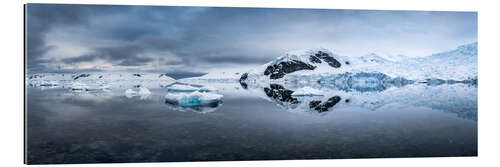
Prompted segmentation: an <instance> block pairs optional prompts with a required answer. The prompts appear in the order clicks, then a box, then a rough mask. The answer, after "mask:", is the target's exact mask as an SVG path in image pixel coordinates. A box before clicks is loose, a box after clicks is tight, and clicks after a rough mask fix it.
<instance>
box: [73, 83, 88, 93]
mask: <svg viewBox="0 0 500 167" xmlns="http://www.w3.org/2000/svg"><path fill="white" fill-rule="evenodd" d="M89 89H90V88H89V86H87V85H86V84H83V83H80V82H75V83H73V84H72V85H71V90H72V91H88V90H89Z"/></svg>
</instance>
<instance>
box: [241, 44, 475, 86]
mask: <svg viewBox="0 0 500 167" xmlns="http://www.w3.org/2000/svg"><path fill="white" fill-rule="evenodd" d="M347 73H349V74H356V73H382V74H384V75H387V76H389V77H391V78H405V79H408V80H415V81H425V80H427V79H441V80H456V81H463V80H470V79H477V42H476V43H472V44H468V45H462V46H459V47H458V48H457V49H454V50H451V51H446V52H443V53H437V54H433V55H431V56H427V57H423V58H408V57H405V56H402V55H398V56H396V58H394V60H388V59H386V58H384V57H382V56H379V55H377V54H374V53H371V54H367V55H364V56H360V57H352V58H351V57H345V56H340V55H336V54H334V53H332V52H331V51H329V50H326V49H309V50H300V51H293V52H287V53H285V54H284V55H282V56H279V57H278V58H277V59H276V60H274V61H271V62H269V63H266V64H264V65H262V66H260V67H257V68H255V69H253V70H250V71H248V72H246V73H244V74H243V75H242V76H241V77H240V80H241V81H245V82H268V81H271V82H282V81H291V80H296V81H297V82H300V81H304V80H307V81H311V79H312V80H313V81H314V80H315V81H318V80H325V79H326V78H335V77H336V76H338V75H339V74H347Z"/></svg>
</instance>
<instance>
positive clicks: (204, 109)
mask: <svg viewBox="0 0 500 167" xmlns="http://www.w3.org/2000/svg"><path fill="white" fill-rule="evenodd" d="M165 104H166V105H167V107H168V108H169V109H171V110H174V111H182V112H185V111H191V112H195V113H202V114H205V113H211V112H214V111H217V110H218V109H219V108H220V107H221V106H222V101H218V102H214V103H209V104H207V105H198V106H180V105H179V104H177V103H174V102H172V101H169V100H165Z"/></svg>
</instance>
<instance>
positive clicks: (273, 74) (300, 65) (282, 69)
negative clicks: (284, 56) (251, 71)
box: [264, 60, 316, 79]
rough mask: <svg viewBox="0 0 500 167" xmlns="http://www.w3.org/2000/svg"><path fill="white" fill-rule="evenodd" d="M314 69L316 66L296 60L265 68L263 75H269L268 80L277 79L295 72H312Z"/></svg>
mask: <svg viewBox="0 0 500 167" xmlns="http://www.w3.org/2000/svg"><path fill="white" fill-rule="evenodd" d="M315 68H316V66H313V65H310V64H307V63H304V62H301V61H298V60H292V61H285V62H280V63H279V64H273V65H269V66H267V68H266V70H265V71H264V75H270V76H269V78H271V79H279V78H283V77H284V76H285V75H286V74H289V73H292V72H295V71H300V70H314V69H315Z"/></svg>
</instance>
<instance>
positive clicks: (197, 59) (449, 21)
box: [26, 4, 477, 74]
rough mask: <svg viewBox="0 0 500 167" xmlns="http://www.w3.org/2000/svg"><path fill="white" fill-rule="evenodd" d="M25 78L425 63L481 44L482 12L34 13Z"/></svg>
mask: <svg viewBox="0 0 500 167" xmlns="http://www.w3.org/2000/svg"><path fill="white" fill-rule="evenodd" d="M26 11H27V15H26V16H27V26H26V27H27V44H28V45H27V68H28V72H55V71H64V72H70V71H76V72H78V71H96V70H103V71H108V70H112V71H114V70H129V71H159V72H166V73H177V74H190V73H193V74H196V73H206V72H209V71H221V70H226V69H233V68H237V69H248V68H251V67H253V66H256V65H260V64H264V63H266V62H268V61H270V60H273V59H274V58H275V57H277V56H279V55H280V54H282V53H283V52H286V51H290V50H296V49H305V48H329V49H332V50H333V52H335V53H337V54H340V55H345V56H361V55H365V54H368V53H376V54H380V55H399V54H402V55H405V56H409V57H419V56H427V55H430V54H432V53H437V52H442V51H446V50H451V49H453V48H455V47H457V46H458V45H462V44H467V43H471V42H475V41H477V13H475V12H422V11H367V10H319V9H270V8H202V7H167V6H163V7H162V6H96V5H54V4H29V5H28V6H27V10H26Z"/></svg>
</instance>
